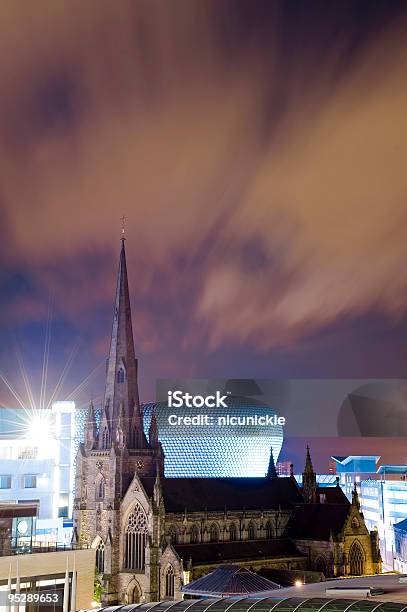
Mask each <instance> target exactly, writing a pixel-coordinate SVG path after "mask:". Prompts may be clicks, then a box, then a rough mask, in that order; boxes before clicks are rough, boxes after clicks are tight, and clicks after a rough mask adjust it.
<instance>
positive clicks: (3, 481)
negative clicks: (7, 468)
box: [0, 474, 11, 489]
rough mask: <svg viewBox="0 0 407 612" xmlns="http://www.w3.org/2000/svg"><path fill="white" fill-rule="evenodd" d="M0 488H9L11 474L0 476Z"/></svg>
mask: <svg viewBox="0 0 407 612" xmlns="http://www.w3.org/2000/svg"><path fill="white" fill-rule="evenodd" d="M0 489H11V476H10V475H9V474H6V475H4V476H0Z"/></svg>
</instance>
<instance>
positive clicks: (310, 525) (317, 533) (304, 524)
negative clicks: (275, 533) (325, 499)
mask: <svg viewBox="0 0 407 612" xmlns="http://www.w3.org/2000/svg"><path fill="white" fill-rule="evenodd" d="M348 514H349V503H348V504H347V505H346V504H302V505H299V506H297V507H296V508H295V510H294V512H293V514H292V515H291V517H290V520H289V521H288V524H287V527H286V530H285V534H284V535H285V536H286V537H288V538H293V539H299V540H323V541H327V540H329V537H330V533H331V531H332V532H333V533H334V534H338V533H339V532H340V531H342V529H343V526H344V524H345V521H346V519H347V517H348Z"/></svg>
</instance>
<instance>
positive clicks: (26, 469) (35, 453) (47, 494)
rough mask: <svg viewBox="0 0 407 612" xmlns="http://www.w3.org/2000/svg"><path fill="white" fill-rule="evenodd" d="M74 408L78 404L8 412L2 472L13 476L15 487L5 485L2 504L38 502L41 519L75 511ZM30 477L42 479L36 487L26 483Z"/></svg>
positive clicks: (2, 442) (0, 449)
mask: <svg viewBox="0 0 407 612" xmlns="http://www.w3.org/2000/svg"><path fill="white" fill-rule="evenodd" d="M74 411H75V404H74V402H54V404H53V405H52V408H51V409H44V410H42V411H36V412H34V411H28V410H27V411H23V410H22V409H21V410H17V409H16V410H13V411H11V410H7V415H8V421H12V422H10V423H9V431H8V432H4V433H3V434H2V438H1V439H0V475H3V476H7V475H10V476H11V487H10V488H0V502H14V503H17V502H24V501H28V500H38V502H39V515H38V516H39V518H40V519H57V518H58V516H59V515H63V516H71V515H72V501H73V497H72V496H73V470H74V454H73V453H74V434H75V432H74ZM13 415H14V416H13ZM0 418H1V409H0ZM13 419H14V422H13ZM26 475H27V476H28V475H33V476H35V477H36V486H35V487H30V488H27V487H25V486H24V476H26Z"/></svg>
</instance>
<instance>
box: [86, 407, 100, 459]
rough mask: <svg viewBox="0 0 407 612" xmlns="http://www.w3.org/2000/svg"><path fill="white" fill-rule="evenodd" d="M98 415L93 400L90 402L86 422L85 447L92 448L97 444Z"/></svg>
mask: <svg viewBox="0 0 407 612" xmlns="http://www.w3.org/2000/svg"><path fill="white" fill-rule="evenodd" d="M96 438H97V433H96V417H95V408H94V406H93V401H92V402H90V404H89V409H88V414H87V416H86V423H85V449H86V450H92V449H93V448H94V446H95V444H96Z"/></svg>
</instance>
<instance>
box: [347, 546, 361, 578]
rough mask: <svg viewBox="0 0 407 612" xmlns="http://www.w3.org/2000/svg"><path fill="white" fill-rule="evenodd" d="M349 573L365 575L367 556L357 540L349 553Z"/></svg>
mask: <svg viewBox="0 0 407 612" xmlns="http://www.w3.org/2000/svg"><path fill="white" fill-rule="evenodd" d="M349 573H350V574H351V575H352V576H362V575H363V574H364V573H365V555H364V553H363V549H362V547H361V545H360V544H359V542H358V541H357V540H355V541H354V542H353V544H352V546H351V547H350V551H349Z"/></svg>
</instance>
